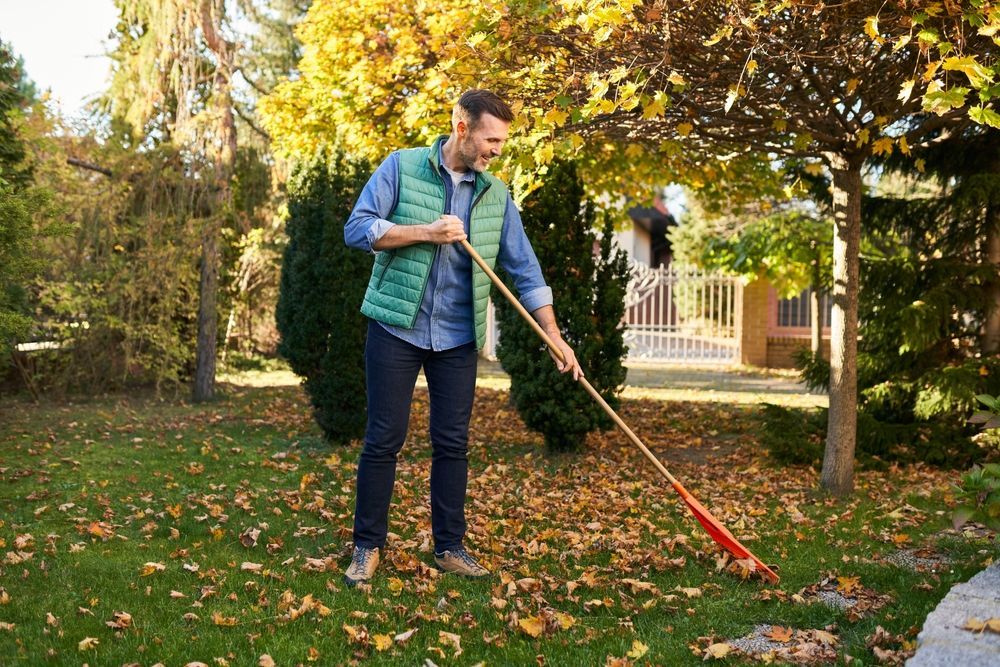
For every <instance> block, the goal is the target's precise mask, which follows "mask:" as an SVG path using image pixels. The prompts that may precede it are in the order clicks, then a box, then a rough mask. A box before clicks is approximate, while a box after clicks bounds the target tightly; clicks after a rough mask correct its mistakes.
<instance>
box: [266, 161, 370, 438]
mask: <svg viewBox="0 0 1000 667" xmlns="http://www.w3.org/2000/svg"><path fill="white" fill-rule="evenodd" d="M370 174H371V168H370V167H369V166H368V165H367V164H364V163H352V162H348V161H347V160H346V159H345V158H344V156H343V155H337V156H336V157H335V158H333V159H332V160H327V159H326V157H325V156H324V155H320V156H318V157H317V158H315V159H314V160H312V161H311V162H309V163H307V164H303V165H300V166H299V167H298V168H297V169H296V171H295V172H294V173H293V175H292V178H291V179H290V181H289V201H288V213H289V218H288V224H287V232H288V246H287V247H286V249H285V257H284V263H283V265H282V270H281V291H280V293H279V296H278V305H277V311H276V319H277V324H278V331H279V333H280V334H281V342H280V344H279V345H278V353H279V354H281V356H283V357H284V358H285V359H287V360H288V362H289V363H290V364H291V366H292V370H294V371H295V373H296V374H298V375H300V376H302V377H303V378H304V382H303V384H304V386H305V389H306V393H308V394H309V400H310V402H311V403H312V406H313V416H314V417H315V419H316V422H317V423H318V424H319V426H320V428H321V429H322V430H323V434H324V435H325V436H326V438H327V439H328V440H330V441H333V442H345V443H346V442H347V441H349V440H351V439H354V438H360V437H362V436H363V435H364V430H365V416H366V402H365V364H364V346H365V331H366V327H367V320H366V319H365V318H364V317H362V316H361V314H360V313H359V312H358V309H359V308H360V306H361V301H362V299H363V297H364V293H365V287H366V285H367V283H368V276H369V274H370V272H371V265H372V259H371V257H370V256H366V255H365V254H364V253H362V252H358V251H357V250H354V249H351V248H348V247H347V246H346V245H345V244H344V223H345V222H347V219H348V217H349V216H350V213H351V210H352V208H353V206H354V202H355V201H356V200H357V198H358V195H359V194H360V192H361V189H362V187H364V184H365V182H366V181H367V180H368V178H369V176H370Z"/></svg>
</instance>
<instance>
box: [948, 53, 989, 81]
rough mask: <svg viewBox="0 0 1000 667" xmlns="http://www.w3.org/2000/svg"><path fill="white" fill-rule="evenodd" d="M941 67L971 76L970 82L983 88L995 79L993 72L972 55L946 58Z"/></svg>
mask: <svg viewBox="0 0 1000 667" xmlns="http://www.w3.org/2000/svg"><path fill="white" fill-rule="evenodd" d="M941 68H942V69H944V70H945V71H947V72H961V73H962V74H964V75H965V76H967V77H968V78H969V83H971V84H972V85H973V87H975V88H982V87H983V86H984V85H985V84H987V83H990V82H991V81H993V74H992V73H991V72H990V71H989V69H987V68H985V67H983V66H982V65H980V64H979V63H978V62H976V59H975V58H974V57H972V56H964V57H961V58H960V57H958V56H953V57H951V58H946V59H945V61H944V63H943V64H942V65H941Z"/></svg>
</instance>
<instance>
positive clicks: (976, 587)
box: [906, 562, 1000, 667]
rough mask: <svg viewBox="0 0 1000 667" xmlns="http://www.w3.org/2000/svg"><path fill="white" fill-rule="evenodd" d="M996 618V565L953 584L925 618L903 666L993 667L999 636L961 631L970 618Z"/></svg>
mask: <svg viewBox="0 0 1000 667" xmlns="http://www.w3.org/2000/svg"><path fill="white" fill-rule="evenodd" d="M991 618H992V619H1000V562H997V563H993V564H992V565H990V566H989V567H988V568H986V569H985V570H983V571H982V572H980V573H979V574H977V575H976V576H974V577H972V579H969V581H967V582H965V583H964V584H956V585H955V586H954V587H952V589H951V590H950V591H949V592H948V594H947V595H946V596H945V597H944V599H943V600H941V602H940V603H939V604H938V606H937V607H936V608H935V609H934V611H932V612H931V613H930V615H928V616H927V619H926V620H925V621H924V627H923V629H922V630H921V631H920V634H919V635H917V652H916V653H915V654H914V656H913V657H912V658H910V659H909V660H908V661H907V663H906V665H907V667H997V666H998V665H1000V634H998V633H996V632H991V631H990V630H988V629H987V630H983V631H981V632H974V631H971V630H967V629H965V626H966V625H968V624H969V621H970V620H972V619H978V620H979V621H986V620H988V619H991Z"/></svg>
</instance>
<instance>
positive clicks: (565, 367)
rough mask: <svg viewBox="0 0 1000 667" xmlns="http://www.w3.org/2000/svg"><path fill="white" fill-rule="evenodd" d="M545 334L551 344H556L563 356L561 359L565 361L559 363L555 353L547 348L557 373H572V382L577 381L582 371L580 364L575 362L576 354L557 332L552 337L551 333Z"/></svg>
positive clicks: (581, 375)
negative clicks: (550, 340)
mask: <svg viewBox="0 0 1000 667" xmlns="http://www.w3.org/2000/svg"><path fill="white" fill-rule="evenodd" d="M546 333H548V334H549V338H551V339H552V342H553V343H555V344H556V346H557V347H558V348H559V350H560V351H561V352H562V354H563V359H564V360H565V361H564V362H563V361H559V357H557V356H556V354H555V352H553V351H552V348H547V349H548V351H549V356H551V357H552V360H553V361H555V362H556V368H558V369H559V372H560V373H572V374H573V379H574V380H579V379H580V378H581V377H583V369H582V368H580V362H579V361H578V360H577V358H576V354H575V353H574V352H573V348H571V347H570V346H569V344H568V343H567V342H566V341H564V340H563V339H562V336H561V335H559V333H558V332H555V333H554V335H553V332H546Z"/></svg>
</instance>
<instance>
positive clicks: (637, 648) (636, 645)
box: [625, 639, 649, 660]
mask: <svg viewBox="0 0 1000 667" xmlns="http://www.w3.org/2000/svg"><path fill="white" fill-rule="evenodd" d="M648 650H649V647H648V646H646V645H645V644H643V643H642V642H641V641H639V640H638V639H633V640H632V650H631V651H629V652H628V653H626V654H625V655H626V656H628V657H629V658H632V659H633V660H638V659H639V658H641V657H642V656H644V655H646V651H648Z"/></svg>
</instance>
